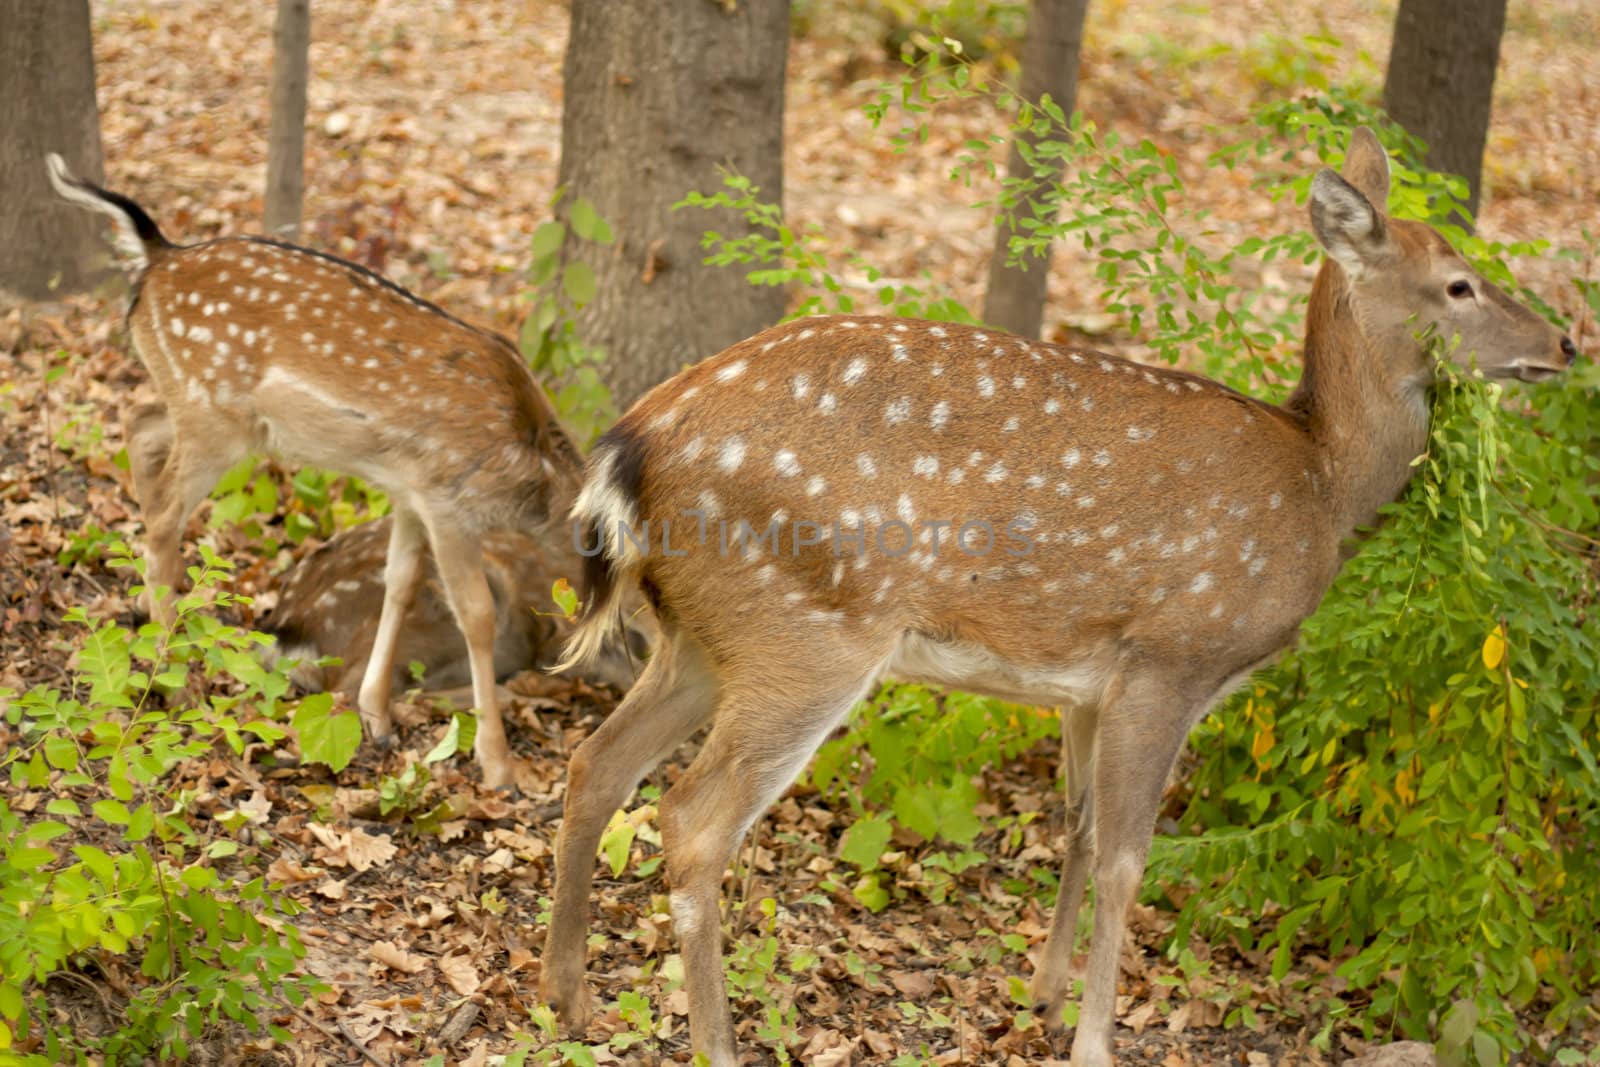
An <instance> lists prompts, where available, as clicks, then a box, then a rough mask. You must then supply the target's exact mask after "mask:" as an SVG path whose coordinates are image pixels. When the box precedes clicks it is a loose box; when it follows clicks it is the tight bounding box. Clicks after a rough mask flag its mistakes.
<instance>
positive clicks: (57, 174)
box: [45, 152, 173, 273]
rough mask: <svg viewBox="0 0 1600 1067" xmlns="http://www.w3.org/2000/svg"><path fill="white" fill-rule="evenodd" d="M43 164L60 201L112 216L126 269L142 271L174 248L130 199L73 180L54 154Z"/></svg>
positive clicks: (117, 245)
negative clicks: (158, 256)
mask: <svg viewBox="0 0 1600 1067" xmlns="http://www.w3.org/2000/svg"><path fill="white" fill-rule="evenodd" d="M45 163H46V165H47V166H48V167H49V169H50V184H51V185H53V186H55V190H56V193H57V195H59V196H60V197H61V198H62V199H63V200H67V201H69V202H71V203H74V204H77V205H78V206H79V207H82V208H88V209H89V210H90V211H98V212H100V213H101V214H102V215H109V216H110V217H111V221H112V222H113V223H115V224H116V228H117V230H116V237H115V238H114V239H113V241H112V244H113V246H114V247H115V248H116V250H117V252H118V253H119V254H121V255H122V257H123V259H124V261H125V262H126V264H127V267H128V269H129V270H131V271H134V272H135V273H137V272H139V271H142V270H144V269H145V268H146V267H148V266H149V265H150V260H151V257H152V256H153V255H154V254H155V253H157V252H160V251H164V250H165V249H168V248H171V247H173V245H172V242H171V241H168V240H167V239H166V238H165V237H163V236H162V234H161V227H159V226H157V225H156V223H155V220H154V219H152V218H151V217H150V216H149V214H148V213H146V211H145V209H144V208H142V207H140V206H139V205H138V204H136V203H134V202H133V201H132V200H129V199H128V198H127V197H125V196H123V195H122V194H121V193H113V192H111V191H109V190H107V189H102V188H100V187H99V186H98V185H95V184H94V183H93V182H86V181H84V180H83V179H82V178H75V177H73V176H72V172H71V171H69V170H68V169H67V161H66V160H64V159H62V158H61V157H60V156H58V155H56V154H55V153H54V152H51V153H50V154H49V155H48V156H46V157H45Z"/></svg>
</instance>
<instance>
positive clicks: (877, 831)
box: [839, 815, 894, 871]
mask: <svg viewBox="0 0 1600 1067" xmlns="http://www.w3.org/2000/svg"><path fill="white" fill-rule="evenodd" d="M893 830H894V828H893V827H892V826H891V825H890V824H889V820H888V819H885V818H883V817H882V816H880V815H864V816H862V817H861V818H859V819H857V820H856V821H855V822H854V823H852V824H851V826H850V829H848V830H846V831H845V833H844V837H843V838H842V839H841V840H840V842H839V858H840V859H842V860H844V861H846V862H847V863H851V864H854V865H855V866H856V867H857V868H858V869H860V870H863V871H870V870H872V869H873V868H874V867H876V866H877V865H878V860H879V859H880V858H881V857H882V856H883V853H884V850H885V849H886V848H887V847H888V845H889V837H890V835H891V834H892V833H893Z"/></svg>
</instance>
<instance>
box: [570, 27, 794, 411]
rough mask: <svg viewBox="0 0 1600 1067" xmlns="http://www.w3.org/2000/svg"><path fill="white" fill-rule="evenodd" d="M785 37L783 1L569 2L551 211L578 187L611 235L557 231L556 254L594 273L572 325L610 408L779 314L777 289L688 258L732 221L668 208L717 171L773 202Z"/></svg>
mask: <svg viewBox="0 0 1600 1067" xmlns="http://www.w3.org/2000/svg"><path fill="white" fill-rule="evenodd" d="M788 45H789V3H788V0H741V2H739V3H736V4H735V3H721V2H717V0H573V4H572V31H571V37H570V39H569V41H568V43H567V56H566V68H565V70H564V72H563V81H564V87H565V99H564V102H563V106H562V113H561V168H560V182H561V184H562V185H563V186H564V187H565V190H566V195H565V196H564V197H563V198H562V208H563V210H565V208H566V206H567V205H569V204H571V203H572V201H573V200H574V199H575V198H577V197H584V198H586V199H588V200H589V201H590V202H592V203H593V204H594V206H595V208H596V209H597V210H598V212H599V214H600V217H601V218H603V219H605V221H606V222H608V223H610V224H611V227H612V229H613V231H614V232H615V234H616V239H615V240H614V241H613V242H612V243H610V244H608V245H603V246H602V245H595V244H592V243H589V242H583V241H578V240H574V239H569V240H568V242H567V245H566V247H565V248H564V254H566V255H567V256H568V258H569V261H570V260H578V261H582V262H585V263H587V264H589V266H590V267H591V268H593V270H594V273H595V279H596V281H597V282H598V288H597V294H596V296H595V299H594V300H593V301H592V302H591V303H589V304H588V305H586V306H584V307H583V308H581V309H579V310H578V312H577V317H576V321H577V328H578V333H579V336H580V337H581V338H582V339H583V340H584V341H585V342H587V343H588V344H592V345H599V346H601V347H603V348H604V349H605V350H606V361H605V363H604V364H603V366H602V374H603V376H604V377H605V379H606V381H607V384H608V385H609V386H610V387H611V390H612V393H613V395H614V396H615V398H616V401H617V405H618V408H619V409H625V408H626V407H627V406H628V405H629V404H631V403H632V402H633V401H634V400H635V399H636V398H638V397H639V395H640V394H642V393H643V392H645V391H646V390H647V389H649V388H650V387H651V386H652V385H654V384H656V383H657V382H659V381H661V380H663V379H664V378H667V377H668V376H670V375H672V374H674V373H676V372H677V371H678V370H679V369H680V368H681V367H683V366H684V365H685V364H688V363H694V362H697V361H698V360H700V359H702V358H704V357H706V356H709V355H711V354H712V353H714V352H717V351H719V350H720V349H722V348H725V347H727V346H728V345H730V344H732V343H733V342H735V341H738V340H740V339H742V338H744V337H747V336H749V335H750V334H752V333H755V332H756V331H758V330H760V329H761V328H763V327H765V326H769V325H771V324H772V323H774V322H776V321H777V320H778V319H779V318H781V317H782V316H783V310H784V293H783V291H782V290H781V289H773V288H757V287H755V286H752V285H750V284H749V283H748V282H747V281H745V278H744V272H743V271H741V270H739V269H737V268H727V267H710V266H706V265H704V264H702V263H701V259H702V258H703V256H704V252H702V250H701V249H700V235H701V233H703V232H704V231H705V230H708V229H717V230H720V231H721V232H723V233H731V234H743V233H746V232H748V228H747V227H746V226H745V225H744V222H743V220H742V219H740V218H737V217H734V216H733V215H732V214H731V213H728V212H722V211H719V212H709V211H706V210H703V209H698V208H697V209H687V208H686V209H684V210H681V211H673V210H672V205H673V204H675V203H677V202H678V201H679V200H681V199H683V197H684V195H685V194H687V193H689V192H690V191H702V192H706V193H712V192H716V191H717V190H718V189H720V188H721V175H720V173H719V168H730V169H732V170H736V171H739V172H740V173H742V174H745V175H747V176H748V177H749V178H750V179H751V180H752V181H753V182H754V183H755V184H756V185H758V186H759V187H760V190H761V192H760V195H761V198H762V199H763V200H767V201H774V202H781V201H782V197H783V90H784V74H785V68H786V66H787V64H788Z"/></svg>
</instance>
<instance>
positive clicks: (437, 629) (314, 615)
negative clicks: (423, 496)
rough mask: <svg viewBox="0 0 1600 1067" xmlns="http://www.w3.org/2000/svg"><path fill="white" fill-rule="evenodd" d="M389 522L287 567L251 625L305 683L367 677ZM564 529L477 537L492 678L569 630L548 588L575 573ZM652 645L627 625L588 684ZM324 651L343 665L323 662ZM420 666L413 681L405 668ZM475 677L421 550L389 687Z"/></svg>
mask: <svg viewBox="0 0 1600 1067" xmlns="http://www.w3.org/2000/svg"><path fill="white" fill-rule="evenodd" d="M392 525H393V520H392V519H390V518H388V517H385V518H382V519H377V520H375V521H373V522H366V523H362V524H361V525H360V526H356V527H352V528H351V529H349V530H345V531H343V532H341V533H339V534H337V535H335V536H334V537H333V538H332V539H331V540H329V541H328V542H327V543H326V544H323V545H321V546H319V547H318V548H317V549H316V550H315V551H314V552H312V553H311V554H310V555H308V556H306V558H305V559H303V560H301V561H300V563H299V564H298V565H296V566H295V568H294V569H293V570H292V571H291V572H290V573H289V575H288V579H287V580H286V581H285V582H284V584H283V586H282V589H281V590H280V592H279V596H278V602H277V604H276V606H274V607H273V609H272V611H271V612H270V613H269V614H268V615H266V616H265V617H263V618H262V619H261V620H260V621H259V622H258V623H257V628H258V629H260V630H261V631H262V632H263V633H268V634H272V635H273V636H275V637H276V638H277V639H278V640H277V644H276V646H274V650H273V651H274V654H275V655H276V656H277V657H287V658H291V659H295V660H298V661H299V663H298V664H297V665H296V666H295V667H294V668H293V670H292V671H291V672H290V675H291V677H292V678H294V680H295V682H296V683H297V684H298V685H300V686H301V687H302V688H304V689H307V690H338V691H341V692H348V693H354V692H356V687H357V686H359V685H360V683H361V679H362V677H363V676H364V675H365V674H366V669H367V661H368V660H369V659H370V658H371V654H372V645H373V639H374V638H375V637H376V636H377V627H378V617H379V615H380V613H381V609H382V605H383V598H384V592H385V584H386V583H385V582H384V557H385V556H386V555H387V552H388V544H389V537H390V528H391V527H392ZM566 534H567V531H566V530H565V529H563V530H561V531H559V533H557V534H556V535H555V537H554V538H553V539H545V538H539V537H535V536H533V535H532V534H529V533H525V532H522V531H518V530H495V531H492V532H490V533H488V534H485V535H484V538H483V571H484V575H485V577H486V578H487V579H488V582H489V592H490V594H491V595H492V596H493V598H494V606H495V630H494V632H495V639H494V675H495V677H496V678H497V679H504V678H508V677H510V676H511V675H513V674H515V673H517V672H519V671H525V670H530V669H537V668H541V667H547V666H550V665H551V664H554V663H555V662H556V661H557V660H558V659H559V658H560V645H561V642H562V641H563V640H564V639H565V637H566V634H567V631H566V628H565V627H563V626H561V625H559V624H558V622H557V620H556V617H555V613H554V611H553V608H552V602H551V594H550V590H551V587H552V586H553V585H554V584H555V582H556V581H557V580H558V579H560V578H566V577H570V576H573V575H576V574H577V573H578V567H577V560H578V557H577V554H576V552H574V551H573V549H572V547H571V544H570V542H571V538H570V537H569V536H566ZM648 648H649V643H648V641H647V639H646V636H645V634H644V632H643V631H641V630H640V629H637V628H630V630H629V632H628V641H627V642H626V643H622V642H617V643H614V644H612V645H610V646H608V647H607V648H606V649H605V650H603V652H602V654H601V655H600V656H598V657H596V658H595V659H594V660H592V661H590V662H589V663H586V664H585V665H584V668H583V670H582V672H581V675H582V677H583V678H585V679H586V680H588V681H590V682H597V683H600V684H603V685H610V686H614V687H616V688H618V689H626V688H627V687H628V686H629V685H631V684H632V683H633V678H634V675H635V674H636V673H637V667H638V665H639V664H642V663H643V661H644V656H645V654H646V652H647V650H648ZM324 657H335V658H337V659H338V660H339V661H340V662H338V663H337V664H328V665H325V666H319V665H318V661H319V660H321V659H323V658H324ZM412 663H417V664H420V665H421V666H422V675H421V678H420V680H414V679H413V678H412V675H411V671H410V665H411V664H412ZM471 680H472V674H471V663H470V660H469V658H468V650H467V647H466V643H465V640H464V639H463V637H462V634H461V631H460V629H459V628H458V627H457V626H456V621H455V616H454V615H453V614H452V613H451V611H450V601H449V598H448V597H447V596H446V595H445V591H444V589H443V587H442V586H441V585H440V584H439V572H438V568H437V566H435V564H434V562H433V557H432V554H431V553H427V552H426V551H424V555H423V576H422V579H421V581H420V583H419V584H418V587H417V593H416V596H415V598H413V600H412V603H411V607H410V608H409V609H407V611H406V614H405V619H404V621H403V622H402V623H401V625H400V631H399V637H398V639H397V643H396V646H395V654H394V665H393V667H392V669H391V671H390V685H391V686H399V687H400V688H402V689H404V688H405V687H406V686H408V685H411V684H420V685H421V686H422V687H423V688H424V689H427V690H434V691H438V690H447V689H452V688H455V687H458V686H463V685H467V684H469V683H470V682H471Z"/></svg>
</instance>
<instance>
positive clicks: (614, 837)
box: [600, 808, 637, 878]
mask: <svg viewBox="0 0 1600 1067" xmlns="http://www.w3.org/2000/svg"><path fill="white" fill-rule="evenodd" d="M636 833H637V831H636V830H635V828H634V825H633V823H632V822H630V821H629V820H628V815H627V812H625V811H623V810H621V809H620V808H619V809H617V810H616V811H614V812H612V814H611V822H610V823H609V824H608V825H607V826H606V830H605V833H604V834H602V835H601V836H600V855H601V856H602V857H603V858H604V859H605V861H606V866H607V867H609V868H611V877H613V878H620V877H622V872H623V871H624V870H626V869H627V867H628V856H629V854H630V853H631V852H632V851H633V839H634V836H635V834H636Z"/></svg>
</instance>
